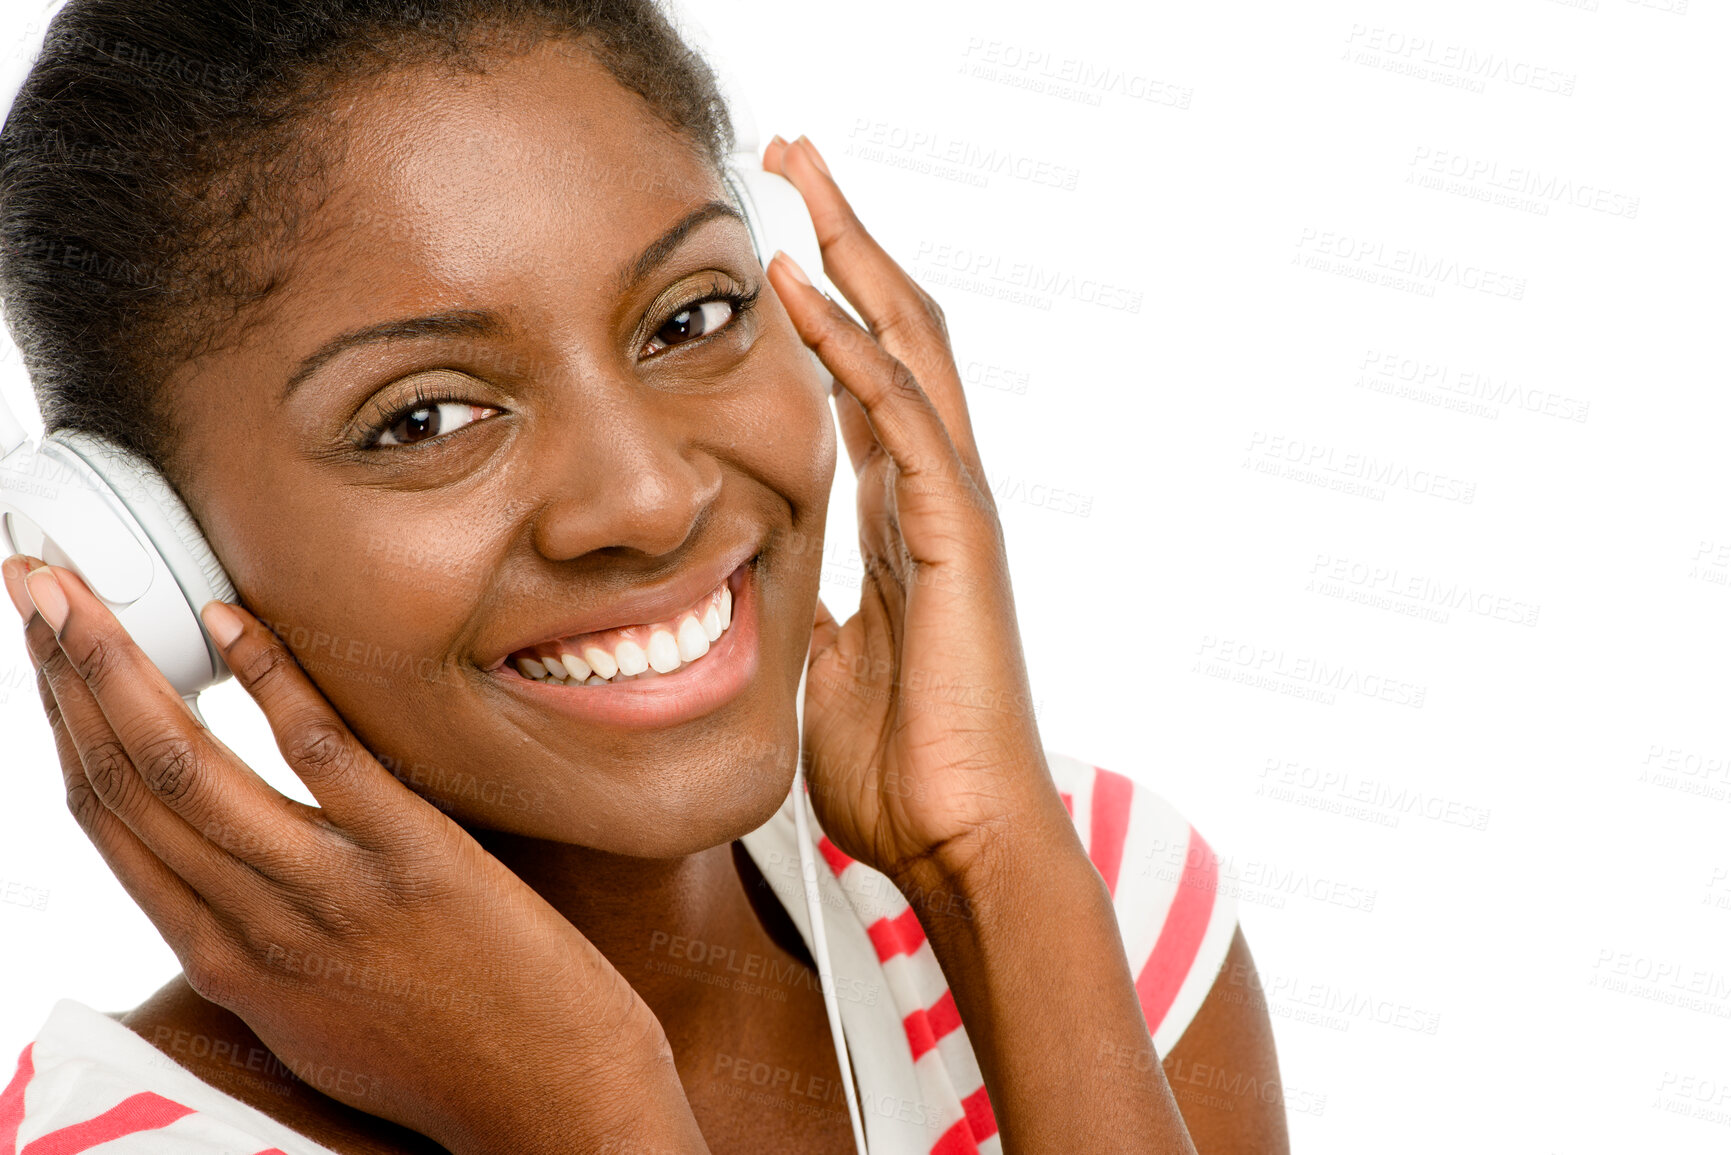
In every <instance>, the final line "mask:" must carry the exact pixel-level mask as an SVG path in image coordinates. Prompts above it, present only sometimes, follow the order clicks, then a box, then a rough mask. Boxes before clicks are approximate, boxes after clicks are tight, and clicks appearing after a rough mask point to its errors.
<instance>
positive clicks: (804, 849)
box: [793, 667, 867, 1155]
mask: <svg viewBox="0 0 1731 1155" xmlns="http://www.w3.org/2000/svg"><path fill="white" fill-rule="evenodd" d="M805 673H806V672H805V669H804V668H803V667H802V668H801V670H800V672H799V689H798V690H796V691H795V695H794V708H793V709H794V725H795V726H796V727H797V728H798V732H799V740H798V745H799V747H800V757H799V758H797V759H796V760H795V761H794V766H793V827H794V837H795V839H796V840H797V841H798V842H799V874H800V878H801V879H802V880H803V881H804V883H805V910H806V915H807V918H808V919H809V921H810V923H811V955H812V960H813V961H814V962H815V963H816V964H817V978H818V985H819V986H820V987H821V988H822V990H823V1009H824V1011H825V1012H826V1013H827V1014H828V1015H829V1033H830V1038H831V1039H832V1040H833V1041H834V1043H835V1061H836V1066H837V1067H839V1068H840V1070H841V1085H842V1090H843V1091H844V1092H845V1093H846V1095H847V1113H848V1118H849V1119H850V1120H851V1121H852V1122H853V1141H854V1148H855V1149H856V1150H857V1151H858V1153H859V1155H867V1152H866V1141H865V1122H864V1120H863V1119H862V1118H861V1117H860V1108H859V1098H858V1096H857V1095H855V1093H854V1086H853V1063H852V1061H851V1060H850V1059H849V1057H848V1053H847V1039H846V1037H845V1036H844V1035H843V1033H842V1029H841V1004H840V1003H839V1002H838V1001H837V999H836V993H835V975H834V974H833V972H832V971H831V969H830V960H829V939H828V937H827V936H826V935H825V934H824V930H823V898H822V896H821V895H820V894H819V893H818V886H817V859H816V856H815V855H813V853H812V849H811V827H810V825H809V824H808V823H807V821H806V817H805V807H806V796H805V769H804V765H803V764H804V761H805V759H804V744H805Z"/></svg>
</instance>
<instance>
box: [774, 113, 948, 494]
mask: <svg viewBox="0 0 1731 1155" xmlns="http://www.w3.org/2000/svg"><path fill="white" fill-rule="evenodd" d="M764 167H765V168H767V169H769V170H770V171H772V172H778V173H780V174H781V175H782V176H784V177H786V178H787V179H788V180H789V181H791V182H793V185H794V187H795V188H797V189H799V192H800V195H801V196H802V197H803V198H804V199H805V204H806V209H807V211H809V212H810V213H811V221H812V225H813V227H814V228H815V229H816V231H817V239H818V247H819V249H820V250H821V251H822V253H823V270H824V272H825V274H827V275H828V277H829V279H830V280H831V281H832V282H833V283H834V284H835V286H836V288H838V289H840V290H841V294H842V296H844V297H846V298H847V299H848V301H849V302H850V303H851V304H852V305H853V307H854V308H855V309H857V310H859V315H860V317H861V319H862V320H864V321H865V323H866V325H867V326H868V327H869V328H870V330H871V334H872V336H874V337H876V338H877V339H878V340H879V341H880V342H881V343H882V344H883V346H884V348H885V349H886V350H887V351H888V352H889V353H890V355H891V356H893V357H895V358H896V359H897V360H899V361H901V362H902V363H903V364H905V365H906V366H907V367H908V368H909V369H911V370H913V372H914V376H916V377H917V378H919V380H920V382H921V384H923V385H924V386H925V387H926V389H927V391H928V393H929V394H930V396H931V399H932V402H933V404H934V405H935V406H936V408H937V410H938V412H939V414H940V415H941V416H942V418H943V422H944V427H945V428H946V429H948V430H949V432H950V436H951V438H952V439H953V440H954V441H955V443H956V448H957V451H958V452H959V453H960V454H961V457H962V460H963V461H965V462H967V463H968V466H969V467H970V468H972V469H975V470H978V469H979V468H980V457H979V449H978V447H977V445H976V444H975V441H974V432H973V423H972V420H971V419H970V417H969V415H968V405H967V398H966V396H965V394H964V393H963V391H962V381H961V377H960V375H959V374H958V373H957V372H956V362H955V354H954V353H953V352H952V350H951V348H950V334H949V326H948V323H947V322H946V321H945V319H944V311H943V309H942V307H940V306H939V305H938V303H937V301H935V300H933V299H932V296H931V295H930V294H929V293H927V292H926V291H925V290H924V289H922V288H920V286H919V285H918V283H916V282H915V281H914V279H913V278H912V277H910V276H909V275H908V274H907V271H906V270H904V269H903V268H902V267H901V266H900V265H899V264H897V263H896V262H895V260H894V259H893V258H891V257H890V255H889V254H888V253H887V252H885V251H884V249H883V246H881V245H879V244H878V242H877V240H876V239H875V238H874V237H873V236H872V235H871V234H870V233H869V232H867V231H866V228H865V226H864V225H863V224H862V223H861V222H860V219H859V217H858V216H857V215H856V214H855V213H854V211H853V206H852V205H850V204H849V203H848V200H847V198H846V197H845V196H844V195H842V191H841V186H839V185H838V184H837V183H836V181H835V178H834V177H833V176H832V175H831V174H830V171H829V166H828V165H827V164H826V163H825V162H824V159H823V157H822V156H821V155H820V154H819V153H818V151H817V148H816V146H815V145H813V144H812V143H811V142H810V141H809V140H807V139H806V138H805V137H803V136H802V137H800V138H799V139H798V140H796V141H794V142H793V143H792V144H784V145H782V146H781V147H780V148H778V149H775V150H774V151H773V153H772V152H771V151H769V150H766V151H765V154H764Z"/></svg>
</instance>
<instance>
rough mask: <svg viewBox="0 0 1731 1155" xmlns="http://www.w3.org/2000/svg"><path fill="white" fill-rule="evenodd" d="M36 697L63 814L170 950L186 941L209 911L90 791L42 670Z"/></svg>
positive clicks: (46, 630) (40, 625) (42, 627)
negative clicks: (62, 792)
mask: <svg viewBox="0 0 1731 1155" xmlns="http://www.w3.org/2000/svg"><path fill="white" fill-rule="evenodd" d="M32 628H40V630H41V632H42V633H43V634H45V635H47V636H48V638H49V639H50V645H52V638H53V632H52V631H51V630H49V628H48V626H47V623H45V622H41V621H40V619H39V620H38V622H37V624H36V626H35V627H32ZM36 692H37V695H38V696H39V697H40V698H41V699H42V709H43V712H44V713H45V714H46V715H47V716H48V726H49V729H50V730H51V731H52V732H53V735H54V749H55V751H56V752H57V753H58V754H59V756H60V775H61V778H62V780H63V781H64V782H65V785H66V809H67V810H68V811H70V812H71V814H72V818H73V821H75V822H77V823H78V828H79V829H80V830H82V831H84V836H85V837H86V838H88V839H90V843H91V845H92V846H94V847H96V852H97V853H98V854H100V855H101V856H102V861H104V862H106V863H107V864H108V869H109V870H111V871H113V872H114V877H115V878H116V879H117V880H118V881H119V882H120V885H121V887H122V888H123V889H124V890H125V891H126V893H127V894H129V895H131V896H132V901H134V902H136V903H137V904H138V906H139V909H140V910H142V911H144V913H145V916H146V917H148V918H149V919H150V921H151V922H153V923H155V924H156V927H157V929H158V930H159V931H160V932H161V933H162V936H163V938H164V940H166V941H167V942H168V943H169V945H170V946H171V947H173V946H175V944H177V943H183V942H187V941H190V940H191V938H192V937H193V935H194V928H195V927H196V926H198V925H199V924H200V923H207V924H208V921H209V920H210V912H209V908H208V907H206V906H205V904H204V902H203V900H201V899H200V898H199V897H198V894H197V892H196V891H194V890H193V889H192V887H190V886H188V885H187V884H186V882H185V881H184V880H183V879H182V878H181V877H180V876H179V875H177V874H175V873H174V871H172V870H170V869H169V868H168V866H167V865H166V864H165V863H164V862H163V861H162V860H161V859H160V858H158V857H157V856H156V855H155V854H153V853H151V851H150V848H149V847H147V846H145V845H144V843H143V842H142V841H141V840H140V839H139V837H138V835H136V834H134V833H133V832H132V831H131V830H130V829H129V828H128V827H127V825H126V823H124V822H122V821H121V820H120V819H119V817H118V816H116V815H115V813H114V812H113V811H112V810H110V809H109V808H108V806H107V805H106V804H105V803H104V802H103V801H102V799H101V798H100V797H99V796H98V795H97V794H96V792H95V790H94V789H92V788H91V785H90V779H89V778H88V777H87V776H86V775H85V772H84V763H83V760H82V759H81V757H80V755H79V753H78V746H77V744H76V743H75V742H73V740H72V734H71V731H70V730H69V729H68V727H67V725H66V719H65V716H64V715H63V714H62V713H61V711H60V704H59V702H58V701H57V700H56V699H55V697H54V689H53V687H52V686H51V685H50V684H49V681H48V675H47V672H46V670H39V671H38V672H37V674H36Z"/></svg>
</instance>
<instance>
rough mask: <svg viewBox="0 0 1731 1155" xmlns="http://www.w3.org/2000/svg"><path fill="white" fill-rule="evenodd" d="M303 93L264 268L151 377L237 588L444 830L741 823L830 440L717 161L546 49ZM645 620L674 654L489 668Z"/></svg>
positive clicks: (672, 831)
mask: <svg viewBox="0 0 1731 1155" xmlns="http://www.w3.org/2000/svg"><path fill="white" fill-rule="evenodd" d="M332 107H333V110H334V116H335V117H336V119H337V120H338V121H339V122H340V124H341V125H342V127H343V131H344V133H345V146H344V148H343V150H342V153H341V156H342V159H341V161H340V162H339V163H338V164H337V165H336V167H335V168H333V170H332V174H331V180H330V187H331V189H332V191H333V195H332V196H330V197H329V198H326V199H325V200H324V201H323V203H321V204H320V205H319V206H318V207H317V208H316V209H315V210H312V213H311V216H310V218H309V219H308V221H307V228H306V229H304V230H303V233H302V235H303V236H304V237H305V238H307V239H305V240H304V241H300V242H297V244H296V247H295V251H294V252H293V253H292V254H291V255H290V256H291V260H292V264H291V266H290V272H289V275H288V277H287V278H286V280H285V281H284V283H283V285H282V287H281V288H280V289H279V290H278V292H277V294H276V295H275V296H273V297H272V298H271V300H270V302H269V304H268V306H265V307H263V308H262V309H261V311H260V312H259V313H258V314H257V315H255V316H250V317H247V318H245V320H246V321H247V324H246V325H245V327H244V328H243V329H238V330H237V333H239V336H238V337H237V339H236V341H235V342H234V343H233V344H232V346H231V347H229V348H226V349H223V350H221V351H219V352H217V353H214V354H212V355H210V356H208V357H206V358H203V359H201V360H199V361H197V362H194V363H191V364H188V365H187V366H185V367H183V370H182V371H181V372H180V373H179V374H177V376H176V377H175V378H174V379H173V381H172V382H171V384H170V393H169V397H170V399H171V402H172V404H171V410H172V412H173V413H174V415H175V421H176V438H177V452H176V454H175V461H176V466H175V474H176V475H175V477H174V479H173V480H174V481H175V482H176V484H177V486H178V487H179V488H180V489H181V492H182V493H183V494H184V495H185V496H186V498H187V500H188V503H189V505H191V507H192V508H193V509H194V511H195V512H196V513H197V514H198V516H199V520H200V522H201V523H202V525H203V526H204V528H205V531H206V535H207V537H208V538H209V540H210V542H211V545H212V547H213V548H214V550H215V551H216V554H217V556H218V557H219V558H220V559H221V560H222V562H223V564H224V566H225V568H226V569H227V570H228V572H229V574H230V576H231V577H232V578H233V579H234V583H235V586H236V588H237V589H238V590H239V591H240V594H241V597H242V599H243V600H244V601H245V603H246V604H247V605H248V607H249V608H250V609H252V610H253V612H254V613H256V614H257V615H258V616H259V617H260V618H262V619H263V620H265V621H267V622H269V623H270V624H271V625H272V627H273V628H275V629H276V631H277V633H278V634H279V635H280V636H282V637H283V638H284V640H285V641H286V642H288V643H289V645H290V647H291V648H292V649H293V650H294V652H295V654H296V656H297V657H298V658H299V659H300V661H301V663H302V665H303V666H305V667H306V668H307V670H308V672H309V673H310V674H311V676H312V677H313V679H314V680H315V681H316V682H317V684H318V685H319V687H320V689H321V690H323V692H324V694H325V696H326V697H327V698H329V699H330V701H331V702H332V704H333V705H334V706H335V707H336V708H337V709H338V710H339V711H340V712H341V714H342V715H343V717H344V718H345V719H346V720H347V721H348V723H349V725H350V726H351V728H352V729H353V730H354V731H355V733H356V734H357V736H359V737H360V739H361V740H362V741H363V742H365V743H366V744H367V746H368V748H369V749H371V750H373V751H374V752H375V753H376V754H378V755H380V756H381V758H382V759H384V760H385V761H386V764H387V765H388V766H390V767H391V768H392V769H393V770H394V772H396V773H397V775H398V777H399V778H401V779H403V780H404V781H405V782H407V783H409V784H410V785H411V787H412V788H414V789H416V790H417V791H418V792H420V793H422V794H423V795H426V796H427V797H428V798H429V799H430V800H432V801H434V802H435V804H437V805H440V806H441V807H443V808H445V809H446V810H448V811H449V812H450V813H451V815H452V817H454V818H456V819H457V820H458V821H459V822H461V823H463V824H464V825H465V826H470V827H476V828H485V829H493V830H501V831H507V832H511V833H516V834H523V835H528V836H532V837H540V838H548V839H553V840H556V841H560V842H567V843H573V844H578V845H583V846H589V847H594V848H597V849H601V850H606V851H610V852H614V853H620V854H628V855H633V856H642V857H671V856H674V855H679V854H685V853H691V852H694V851H696V850H699V849H703V848H705V847H710V846H715V845H718V844H720V843H722V842H725V841H727V840H729V839H732V838H735V837H738V836H739V835H740V834H743V833H745V832H746V831H749V830H751V829H753V828H755V827H756V826H757V825H759V824H760V823H761V822H762V821H764V820H765V819H766V818H767V817H768V816H769V815H770V814H771V813H773V811H774V810H775V808H776V807H777V806H778V805H779V803H780V801H781V799H782V798H783V797H784V796H785V794H786V791H787V787H788V783H789V781H790V780H791V776H792V773H793V759H794V752H795V751H796V750H797V735H796V733H795V726H794V694H795V688H796V686H797V684H798V680H799V671H800V668H801V665H802V662H803V660H804V657H805V652H806V646H807V642H808V639H809V638H810V633H811V624H812V613H813V608H814V605H815V601H816V597H817V584H818V577H819V565H818V562H819V560H820V558H821V556H822V550H821V542H822V534H823V520H824V516H825V512H826V509H827V502H828V495H829V488H830V481H831V478H832V475H833V471H834V465H835V438H834V430H833V425H832V422H831V418H830V415H829V407H828V398H827V388H828V385H829V379H828V375H827V374H826V373H824V371H823V370H822V369H821V368H820V367H819V366H818V365H817V363H816V361H815V360H814V359H813V357H812V356H811V354H810V353H809V352H808V350H807V349H806V348H805V346H804V345H803V344H802V343H801V341H800V339H799V337H798V335H797V334H796V333H795V331H794V329H793V326H792V324H791V322H790V321H789V320H788V318H787V315H786V313H785V312H784V311H783V310H782V307H781V305H780V303H779V302H778V301H777V299H776V297H775V294H774V292H773V290H771V289H770V287H769V285H768V282H767V280H766V278H765V277H764V275H763V272H762V269H761V267H760V266H759V264H758V261H757V259H756V257H755V256H754V254H753V252H752V249H751V244H750V238H749V236H748V234H747V231H746V228H745V225H744V224H743V222H742V221H740V220H739V219H738V218H737V217H736V216H734V215H733V214H732V211H731V210H730V209H728V208H727V207H726V201H727V198H726V194H725V192H724V189H723V186H722V184H721V182H720V179H719V178H718V177H717V176H716V175H715V173H714V172H713V170H712V169H711V168H710V167H709V166H708V164H707V163H706V162H705V160H704V159H703V157H702V154H701V153H700V152H699V151H698V150H697V149H696V148H695V146H693V145H692V144H691V143H690V142H688V141H686V140H685V139H684V138H682V137H681V136H679V135H678V134H676V133H674V132H673V131H672V130H671V129H669V128H668V127H666V125H665V124H664V123H663V122H662V121H660V120H659V119H657V118H656V117H655V116H654V114H653V113H652V112H650V110H649V109H648V108H647V106H645V105H644V104H643V102H642V101H641V100H640V99H639V98H638V97H637V96H636V95H634V94H633V93H631V92H629V91H627V90H626V89H624V88H622V87H621V86H620V85H619V84H618V83H617V82H615V81H614V80H613V79H612V77H611V76H610V75H609V74H608V73H607V72H606V70H605V69H604V68H602V67H601V66H600V65H599V64H597V63H596V62H594V61H593V60H592V58H590V57H589V56H588V55H587V54H586V53H584V52H583V51H581V50H580V49H579V48H577V47H575V46H573V45H572V44H571V43H570V42H568V41H559V40H549V41H543V42H542V43H541V44H540V45H539V46H538V47H536V48H535V49H533V50H532V51H528V52H525V53H523V54H520V55H516V56H511V57H503V58H499V59H494V60H490V61H489V63H488V67H487V71H486V73H485V74H484V75H471V74H463V75H453V74H452V73H450V72H449V71H445V70H441V69H434V68H430V67H429V68H413V69H409V70H406V71H403V72H399V73H396V74H393V75H391V76H388V77H386V78H385V79H383V80H382V81H377V82H373V83H369V84H368V85H367V86H365V87H364V88H360V89H357V90H356V91H354V92H352V93H347V94H344V95H343V96H341V97H340V98H339V99H338V100H337V101H336V102H335V103H334V104H333V106H332ZM753 298H755V299H753ZM724 583H725V584H726V586H727V589H728V593H727V597H728V599H729V600H730V601H731V607H730V608H731V612H732V621H731V623H730V624H729V625H728V628H727V630H726V632H724V633H721V634H720V635H719V637H714V635H715V632H716V631H715V627H716V626H717V625H718V624H719V618H720V613H721V611H722V607H721V604H720V603H721V601H722V594H721V592H720V591H721V588H722V586H723V584H724ZM711 609H714V610H715V611H716V613H715V614H714V616H711V615H710V610H711ZM688 613H689V616H690V617H691V618H692V619H693V620H694V621H695V622H696V624H697V626H698V627H699V632H700V633H703V634H704V635H705V637H704V640H705V642H709V641H710V639H711V637H714V640H713V643H712V648H711V649H710V651H709V652H708V653H705V654H703V655H702V656H700V657H696V658H694V659H686V658H685V657H684V655H686V654H690V653H693V652H695V649H694V647H695V643H696V637H695V635H692V633H691V631H690V629H689V628H687V629H686V630H685V637H684V638H683V639H681V638H680V637H679V627H680V626H681V625H682V624H683V623H684V621H685V618H686V616H687V614H688ZM705 619H708V620H705ZM656 624H661V625H663V626H665V627H666V628H667V630H668V631H669V633H670V635H672V636H673V637H674V640H675V643H676V645H677V643H678V642H679V641H681V640H683V641H684V642H685V643H686V649H685V650H684V651H683V652H682V653H681V655H680V657H681V662H682V664H681V665H680V667H679V668H678V669H676V670H674V671H673V672H670V673H665V674H659V673H657V672H656V671H655V670H654V669H651V670H648V671H646V672H644V673H643V674H641V675H639V676H638V677H636V678H630V679H627V678H625V677H624V676H623V675H622V674H616V675H615V676H614V681H613V683H611V684H606V685H553V684H547V683H542V682H536V681H533V680H531V678H529V677H525V676H524V674H523V673H522V672H521V671H523V670H524V669H528V670H529V671H530V672H531V673H533V672H534V671H535V670H536V668H537V667H536V666H534V665H533V664H530V665H528V666H525V664H524V663H522V662H521V661H519V660H518V659H521V658H523V657H528V656H534V655H539V656H540V657H542V658H545V657H547V656H551V655H555V654H557V653H559V652H561V651H563V650H569V649H572V648H576V649H578V650H579V651H580V650H581V649H582V648H583V646H584V645H585V644H587V643H597V644H599V645H600V646H601V647H602V648H603V649H605V650H607V651H608V652H609V653H612V654H615V655H617V653H618V651H619V643H620V642H621V641H629V640H632V639H637V640H640V641H642V642H644V643H645V650H646V652H647V651H648V650H649V649H650V648H651V647H650V646H649V643H650V642H652V641H653V640H654V639H653V635H654V634H655V632H656V631H655V630H654V629H652V628H649V627H652V626H654V625H656ZM621 627H638V628H637V629H635V630H633V629H624V630H623V631H621V629H620V628H621ZM705 627H706V628H705ZM656 644H660V645H661V651H662V658H663V660H662V661H661V662H658V663H657V665H658V667H664V666H665V665H666V664H667V663H666V660H665V659H666V652H665V651H666V647H665V644H662V643H656ZM630 657H632V655H631V654H630V653H629V651H626V653H625V655H624V657H623V658H621V659H620V661H619V664H620V665H627V663H626V661H625V660H624V659H625V658H630ZM603 664H604V663H603ZM539 668H540V669H543V670H544V669H546V668H547V667H546V666H545V665H542V666H541V667H539ZM630 668H631V667H629V666H627V669H630ZM568 672H569V671H568Z"/></svg>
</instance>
